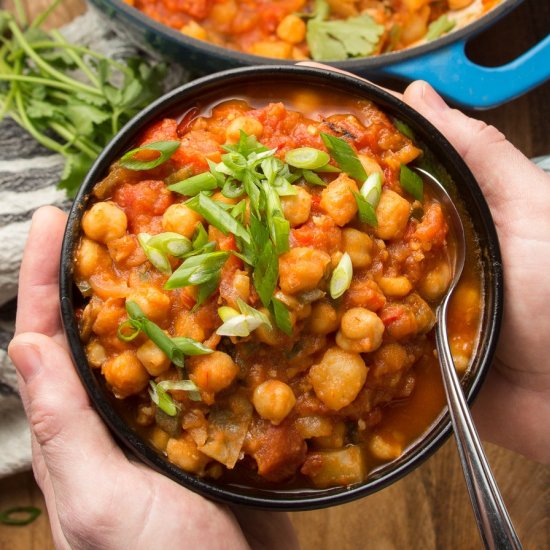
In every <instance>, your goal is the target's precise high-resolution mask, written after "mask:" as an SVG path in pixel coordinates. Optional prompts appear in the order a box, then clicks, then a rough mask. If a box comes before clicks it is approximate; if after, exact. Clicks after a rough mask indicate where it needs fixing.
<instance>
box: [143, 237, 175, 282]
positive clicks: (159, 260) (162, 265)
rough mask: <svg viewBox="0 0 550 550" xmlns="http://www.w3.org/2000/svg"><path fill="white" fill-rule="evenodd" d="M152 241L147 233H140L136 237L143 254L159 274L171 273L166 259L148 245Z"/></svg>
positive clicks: (156, 249)
mask: <svg viewBox="0 0 550 550" xmlns="http://www.w3.org/2000/svg"><path fill="white" fill-rule="evenodd" d="M151 239H152V237H151V235H149V234H147V233H140V234H139V235H138V242H139V244H140V246H141V248H142V249H143V252H145V255H146V256H147V259H148V260H149V261H150V262H151V263H152V264H153V266H154V267H156V268H157V269H158V270H159V271H160V272H161V273H166V274H170V273H172V266H171V265H170V262H169V261H168V258H167V257H166V256H165V254H164V253H163V252H161V251H160V250H159V249H158V248H155V247H154V246H150V245H149V241H150V240H151Z"/></svg>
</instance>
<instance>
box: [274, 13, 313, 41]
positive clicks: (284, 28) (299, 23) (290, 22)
mask: <svg viewBox="0 0 550 550" xmlns="http://www.w3.org/2000/svg"><path fill="white" fill-rule="evenodd" d="M277 36H278V37H279V38H280V39H281V40H284V41H285V42H289V43H290V44H298V43H300V42H302V40H304V38H305V36H306V24H305V23H304V21H303V19H301V18H300V17H298V16H297V15H294V14H290V15H287V16H286V17H285V18H284V19H283V20H282V21H281V22H280V23H279V26H278V27H277Z"/></svg>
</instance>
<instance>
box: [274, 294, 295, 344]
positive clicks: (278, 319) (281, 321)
mask: <svg viewBox="0 0 550 550" xmlns="http://www.w3.org/2000/svg"><path fill="white" fill-rule="evenodd" d="M271 304H272V305H273V316H274V317H275V324H276V325H277V326H278V327H279V328H280V329H281V330H282V331H283V332H284V333H285V334H288V336H291V335H292V322H291V319H290V312H289V311H288V308H287V307H286V305H285V304H284V303H283V302H281V300H278V299H277V298H272V299H271Z"/></svg>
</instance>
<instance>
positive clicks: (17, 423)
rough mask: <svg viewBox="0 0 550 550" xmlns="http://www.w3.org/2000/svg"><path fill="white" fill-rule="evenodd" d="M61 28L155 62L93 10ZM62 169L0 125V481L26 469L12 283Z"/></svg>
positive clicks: (7, 123) (118, 54) (16, 130)
mask: <svg viewBox="0 0 550 550" xmlns="http://www.w3.org/2000/svg"><path fill="white" fill-rule="evenodd" d="M61 30H62V33H63V34H64V35H65V37H66V38H67V39H68V40H69V41H70V42H74V43H79V44H82V45H85V46H88V47H91V48H93V49H94V50H96V51H99V52H101V53H103V54H104V55H107V56H109V57H112V58H114V59H124V58H128V57H135V56H137V55H139V56H142V57H143V56H145V57H147V58H149V59H150V60H151V62H152V63H155V62H157V61H158V56H157V55H155V54H154V53H153V52H150V51H144V50H143V47H142V46H143V45H141V44H140V45H136V44H134V43H133V42H132V41H131V38H130V37H128V36H126V35H123V34H121V33H120V30H117V31H114V30H113V29H112V28H111V26H110V25H109V24H108V23H107V20H106V19H105V18H104V17H102V16H101V15H100V14H98V13H97V12H96V11H94V10H92V9H90V10H88V11H87V12H86V13H85V14H84V15H82V16H81V17H79V18H77V19H75V20H74V21H73V22H71V23H70V24H69V25H67V26H65V27H64V28H63V29H61ZM188 80H189V77H188V75H187V74H186V73H185V72H184V70H183V69H181V68H180V67H170V71H169V76H168V77H167V80H166V82H165V91H168V90H169V89H171V88H174V87H176V86H178V85H180V84H183V83H185V82H187V81H188ZM63 165H64V162H63V158H62V157H61V156H60V155H57V154H52V153H51V151H48V150H47V149H45V148H43V147H42V146H40V145H39V144H38V143H37V142H36V141H35V140H34V139H33V138H32V137H31V136H30V135H29V134H27V133H26V132H25V131H24V130H23V129H21V128H20V127H19V126H18V125H17V124H16V123H14V122H13V121H12V120H11V119H5V120H4V121H2V122H1V123H0V243H2V246H1V247H0V478H1V477H4V476H7V475H10V474H12V473H15V472H18V471H22V470H25V469H28V468H30V463H31V452H30V433H29V429H28V425H27V422H26V418H25V415H24V412H23V408H22V406H21V401H20V399H19V395H18V393H17V381H16V376H15V369H14V368H13V365H12V364H11V362H10V360H9V358H8V356H7V353H6V349H7V346H8V343H9V341H10V340H11V338H12V335H13V329H14V318H15V299H16V296H17V279H18V274H19V266H20V264H21V258H22V255H23V248H24V246H25V241H26V239H27V234H28V231H29V227H30V218H31V216H32V214H33V212H34V211H35V210H36V209H37V208H38V207H40V206H43V205H47V204H52V205H55V206H58V207H60V208H63V209H64V210H68V209H69V207H70V201H69V200H67V199H66V197H65V193H64V192H63V191H60V190H58V189H56V184H57V182H58V180H59V176H60V175H61V172H62V170H63Z"/></svg>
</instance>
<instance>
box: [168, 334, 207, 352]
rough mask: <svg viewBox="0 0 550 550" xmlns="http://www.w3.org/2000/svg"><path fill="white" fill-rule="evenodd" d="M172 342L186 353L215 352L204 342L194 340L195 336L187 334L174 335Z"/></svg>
mask: <svg viewBox="0 0 550 550" xmlns="http://www.w3.org/2000/svg"><path fill="white" fill-rule="evenodd" d="M172 342H173V343H174V344H175V345H176V347H177V348H179V349H180V350H181V351H182V353H184V354H185V355H208V354H209V353H213V350H211V349H210V348H208V347H206V346H205V345H204V344H201V343H200V342H197V341H196V340H193V338H187V337H185V336H174V337H173V338H172Z"/></svg>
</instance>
